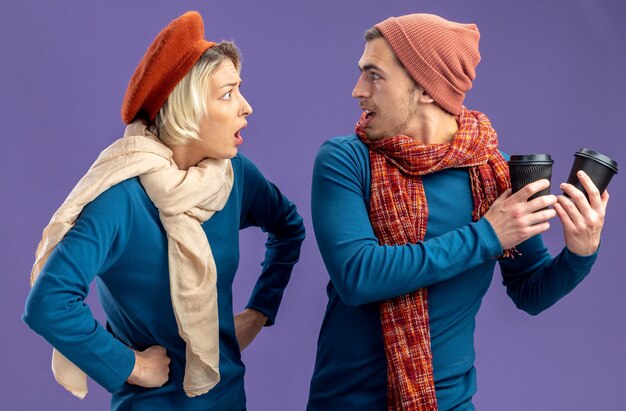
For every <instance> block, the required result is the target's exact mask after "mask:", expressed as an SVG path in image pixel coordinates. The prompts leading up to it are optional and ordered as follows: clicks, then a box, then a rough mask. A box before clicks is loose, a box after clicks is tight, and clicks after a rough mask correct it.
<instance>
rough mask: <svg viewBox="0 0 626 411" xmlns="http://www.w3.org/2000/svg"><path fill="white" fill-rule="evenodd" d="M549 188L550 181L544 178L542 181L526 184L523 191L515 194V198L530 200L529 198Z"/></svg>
mask: <svg viewBox="0 0 626 411" xmlns="http://www.w3.org/2000/svg"><path fill="white" fill-rule="evenodd" d="M548 187H550V181H549V180H547V179H545V178H544V179H541V180H537V181H533V182H532V183H530V184H526V185H525V186H524V187H523V188H522V189H521V190H519V191H518V192H517V193H515V194H513V196H515V197H519V198H520V199H521V198H523V199H524V200H528V198H529V197H530V196H532V195H533V194H535V193H538V192H540V191H541V190H544V189H546V188H548Z"/></svg>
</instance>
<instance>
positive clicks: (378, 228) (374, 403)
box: [308, 14, 608, 411]
mask: <svg viewBox="0 0 626 411" xmlns="http://www.w3.org/2000/svg"><path fill="white" fill-rule="evenodd" d="M478 40H479V32H478V29H477V27H476V26H475V25H473V24H459V23H454V22H450V21H447V20H444V19H442V18H441V17H438V16H434V15H427V14H412V15H407V16H402V17H398V18H393V17H392V18H389V19H387V20H385V21H383V22H381V23H379V24H377V25H376V26H375V27H374V28H372V29H370V30H369V31H368V32H367V33H366V41H367V43H366V45H365V51H364V53H363V56H362V57H361V60H360V61H359V68H360V70H361V75H360V77H359V79H358V81H357V84H356V86H355V88H354V91H353V93H352V94H353V97H355V98H356V99H358V100H359V104H360V106H361V108H362V109H363V111H364V112H363V115H362V116H361V119H360V121H359V122H358V124H357V127H356V135H352V136H348V137H338V138H334V139H331V140H329V141H327V142H326V143H325V144H324V145H323V146H322V147H321V149H320V151H319V154H318V156H317V160H316V163H315V169H314V173H313V193H312V213H313V225H314V229H315V234H316V237H317V242H318V245H319V248H320V251H321V254H322V257H323V259H324V262H325V264H326V268H327V269H328V272H329V275H330V279H331V281H330V282H329V284H328V296H329V302H328V306H327V310H326V315H325V318H324V322H323V325H322V329H321V333H320V338H319V342H318V351H317V359H316V365H315V371H314V375H313V379H312V382H311V392H310V398H309V404H308V410H310V411H313V410H324V411H330V410H341V411H348V410H368V411H372V410H385V409H389V410H436V409H439V410H452V409H454V410H472V409H474V408H473V406H472V403H471V399H472V395H473V394H474V393H475V392H476V374H475V369H474V357H475V353H474V338H473V334H474V328H475V317H476V314H477V312H478V308H479V306H480V303H481V299H482V298H483V296H484V295H485V293H486V291H487V288H488V287H489V284H490V282H491V279H492V275H493V270H494V266H495V264H496V261H497V262H498V263H499V264H500V268H501V271H502V275H503V278H504V283H505V285H506V287H507V292H508V294H509V296H510V297H511V299H512V300H513V301H514V302H515V304H516V305H517V306H518V307H519V308H520V309H522V310H525V311H527V312H528V313H530V314H538V313H539V312H541V311H543V310H545V309H547V308H548V307H550V306H551V305H552V304H554V303H555V302H556V301H558V300H559V299H560V298H561V297H563V296H564V295H565V294H567V293H568V292H569V291H571V290H572V289H573V288H574V287H575V286H576V285H577V284H578V283H579V282H580V281H581V280H582V279H583V278H584V277H585V276H586V275H587V274H588V273H589V270H590V269H591V266H592V264H593V262H594V261H595V258H596V252H597V248H598V246H599V243H600V233H601V230H602V225H603V222H604V214H605V210H606V205H607V202H608V193H606V192H605V193H602V195H600V193H598V190H597V189H596V187H595V186H594V185H593V183H592V182H591V180H590V179H589V178H588V177H587V176H586V175H584V174H580V175H579V178H580V180H581V182H582V184H583V186H584V187H585V189H586V191H587V193H588V195H589V201H587V200H586V198H585V196H584V195H583V193H582V192H580V191H579V190H577V189H575V188H574V187H573V186H571V185H568V184H563V185H562V186H561V188H562V189H563V191H564V192H565V193H567V194H568V195H569V196H570V198H566V197H564V196H559V197H558V198H557V197H556V196H554V195H546V196H542V197H538V198H536V199H533V200H531V201H527V200H528V198H529V197H530V196H531V195H533V194H534V193H537V192H539V191H541V190H542V189H544V188H546V187H547V186H548V184H549V182H548V181H547V180H540V181H537V182H534V183H531V184H529V185H528V186H526V187H525V188H523V189H522V190H520V191H519V192H517V193H515V194H513V195H512V194H511V190H510V188H509V187H510V182H509V175H508V166H507V164H506V160H505V159H504V158H503V157H502V154H501V153H500V151H499V150H498V140H497V136H496V133H495V131H494V130H493V128H492V127H491V123H490V122H489V120H488V118H487V117H486V116H485V115H484V114H482V113H479V112H477V111H470V110H468V109H466V108H465V107H464V106H463V105H462V103H463V100H464V97H465V93H466V92H467V91H468V90H469V89H470V88H471V86H472V80H473V79H474V77H475V71H474V70H475V67H476V65H477V64H478V62H479V61H480V54H479V52H478ZM555 216H558V217H559V219H560V220H561V222H562V224H563V227H564V237H565V245H566V247H565V248H564V249H563V250H562V251H561V253H560V254H558V255H557V256H556V257H554V258H552V257H551V256H550V255H549V254H548V251H547V249H546V248H545V247H544V245H543V242H542V239H541V236H540V235H539V234H540V233H542V232H544V231H546V230H548V228H549V222H548V220H550V219H551V218H553V217H555Z"/></svg>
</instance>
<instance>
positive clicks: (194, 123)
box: [150, 41, 241, 146]
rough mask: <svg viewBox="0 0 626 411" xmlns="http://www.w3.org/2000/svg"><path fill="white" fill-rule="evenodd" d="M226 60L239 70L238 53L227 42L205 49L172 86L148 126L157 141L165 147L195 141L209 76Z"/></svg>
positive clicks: (204, 104)
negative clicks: (174, 85)
mask: <svg viewBox="0 0 626 411" xmlns="http://www.w3.org/2000/svg"><path fill="white" fill-rule="evenodd" d="M227 58H228V59H230V60H231V61H232V62H233V64H234V65H235V68H236V69H237V72H239V71H240V70H241V54H240V53H239V49H237V46H235V44H234V43H233V42H231V41H223V42H221V43H219V44H216V45H215V46H213V47H211V48H210V49H208V50H207V51H206V52H204V54H203V55H202V56H201V57H200V59H199V60H198V61H197V62H196V63H195V64H194V65H193V67H192V68H191V70H190V71H189V73H187V75H185V77H183V79H182V80H181V81H180V82H179V83H178V84H177V85H176V87H174V90H172V92H171V93H170V95H169V97H168V98H167V100H166V101H165V103H164V104H163V106H162V107H161V109H160V110H159V113H158V114H157V116H156V118H155V119H154V123H153V124H152V125H151V126H150V131H152V132H153V133H154V134H155V135H156V136H157V137H159V139H160V140H161V142H162V143H163V144H165V145H168V146H173V145H180V144H186V143H187V142H188V141H189V140H198V139H199V135H200V121H201V120H202V118H203V117H204V116H205V115H206V113H207V107H206V101H207V98H208V96H209V93H210V90H209V85H210V79H211V75H212V74H213V73H214V72H215V69H216V68H217V67H218V66H219V65H220V63H221V62H222V61H224V60H225V59H227Z"/></svg>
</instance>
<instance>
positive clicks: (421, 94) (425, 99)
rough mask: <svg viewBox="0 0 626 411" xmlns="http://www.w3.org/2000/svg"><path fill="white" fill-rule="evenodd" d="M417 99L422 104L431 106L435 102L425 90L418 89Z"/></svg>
mask: <svg viewBox="0 0 626 411" xmlns="http://www.w3.org/2000/svg"><path fill="white" fill-rule="evenodd" d="M417 98H418V101H419V102H420V103H421V104H429V103H434V102H435V100H433V98H432V97H431V96H430V95H429V94H428V93H427V92H426V90H424V89H423V88H419V89H418V94H417Z"/></svg>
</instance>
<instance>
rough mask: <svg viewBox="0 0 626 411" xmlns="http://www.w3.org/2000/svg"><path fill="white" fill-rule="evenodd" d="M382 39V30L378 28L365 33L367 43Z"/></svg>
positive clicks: (372, 28)
mask: <svg viewBox="0 0 626 411" xmlns="http://www.w3.org/2000/svg"><path fill="white" fill-rule="evenodd" d="M382 37H383V35H382V34H381V32H380V30H378V29H377V28H376V27H370V28H369V29H367V31H366V32H365V41H372V40H376V39H378V38H382Z"/></svg>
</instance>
